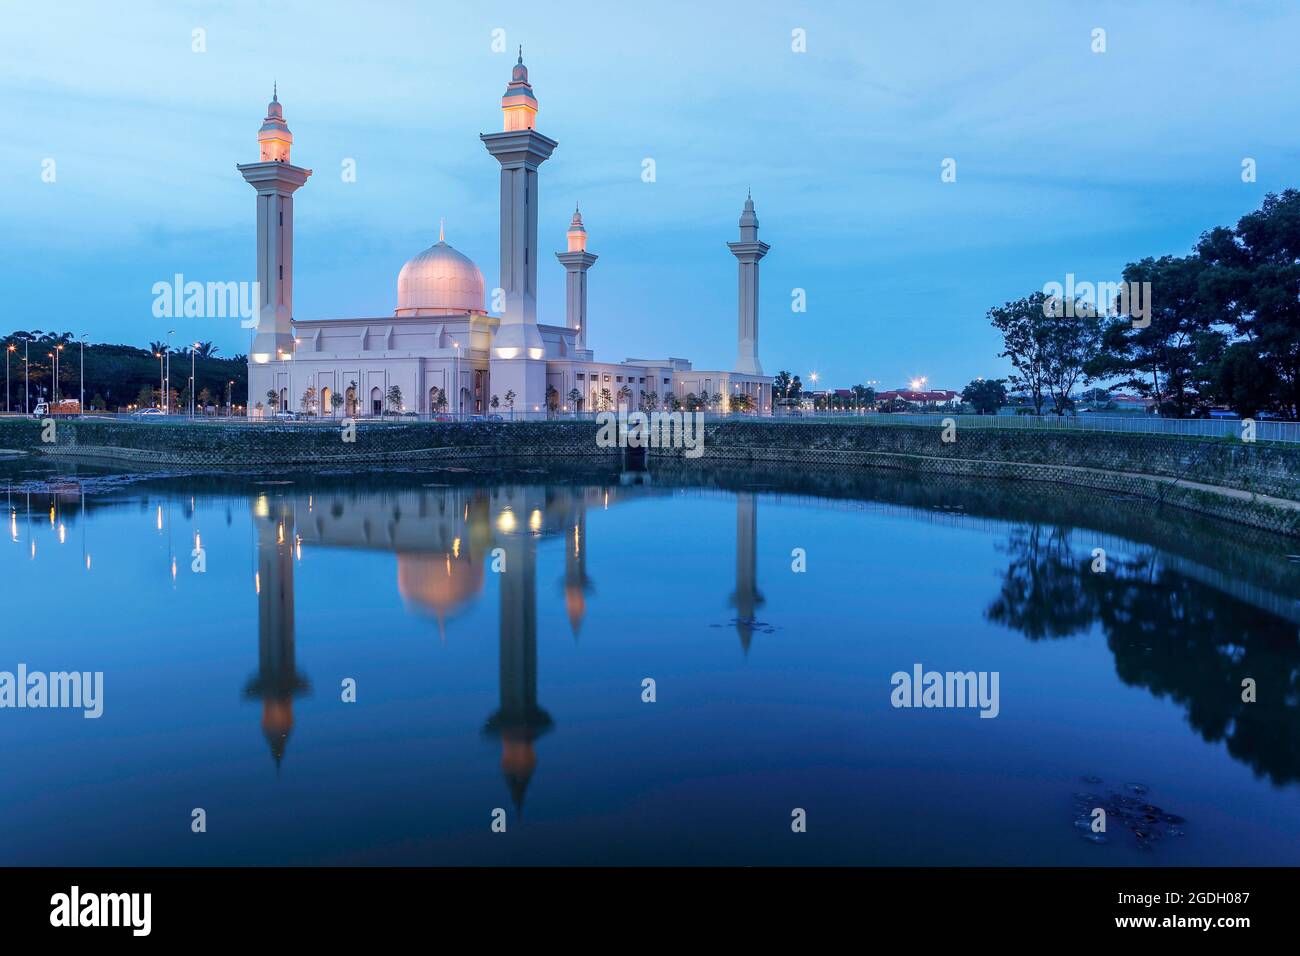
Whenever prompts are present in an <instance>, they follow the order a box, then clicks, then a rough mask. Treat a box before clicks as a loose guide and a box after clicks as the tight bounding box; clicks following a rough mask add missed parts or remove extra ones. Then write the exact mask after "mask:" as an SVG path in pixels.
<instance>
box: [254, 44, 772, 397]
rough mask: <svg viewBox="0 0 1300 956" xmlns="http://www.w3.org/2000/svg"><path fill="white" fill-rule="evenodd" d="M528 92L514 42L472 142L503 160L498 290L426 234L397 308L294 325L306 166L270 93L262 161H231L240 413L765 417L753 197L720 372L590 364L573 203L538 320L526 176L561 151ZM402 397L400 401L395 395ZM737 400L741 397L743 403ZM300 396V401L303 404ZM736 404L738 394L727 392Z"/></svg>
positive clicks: (581, 236) (534, 201)
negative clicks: (711, 411) (252, 296)
mask: <svg viewBox="0 0 1300 956" xmlns="http://www.w3.org/2000/svg"><path fill="white" fill-rule="evenodd" d="M537 108H538V104H537V97H536V96H535V95H534V93H533V88H532V86H531V85H530V83H529V81H528V68H527V67H526V66H524V62H523V51H522V50H521V51H520V54H519V61H518V62H517V63H516V64H515V66H514V69H513V71H512V73H511V77H510V83H509V85H508V86H507V87H506V91H505V95H504V96H503V97H502V98H501V112H502V117H503V127H502V130H501V132H498V133H484V134H482V135H481V136H480V139H481V140H482V141H483V145H484V146H485V147H486V148H487V151H488V153H489V154H490V155H491V156H492V157H493V158H494V159H496V160H497V162H498V163H499V164H500V168H501V183H500V188H501V225H500V236H501V260H500V285H499V286H498V287H497V288H496V289H494V290H493V295H492V300H493V301H492V303H491V305H492V308H491V309H490V310H489V309H488V308H487V307H486V305H487V302H486V300H485V294H484V293H485V288H484V282H483V273H482V272H481V271H480V270H479V268H478V266H476V265H475V264H474V263H473V262H472V261H470V259H469V258H468V257H466V256H465V255H463V254H462V253H460V252H457V251H456V250H455V249H454V248H452V247H451V246H450V245H449V244H448V243H447V242H446V241H445V239H444V236H443V234H442V230H441V229H440V231H439V236H438V241H437V242H436V243H434V244H433V245H431V246H430V247H429V248H427V249H425V250H424V251H423V252H421V253H419V254H418V255H416V256H415V257H414V258H412V259H410V260H409V261H408V262H407V263H406V264H405V265H404V266H402V269H401V272H399V273H398V276H397V308H396V310H395V311H394V313H393V314H392V315H386V316H380V317H358V318H335V319H311V320H303V319H298V318H296V317H295V316H294V314H293V197H294V193H295V192H296V191H297V190H298V189H299V188H300V187H302V186H303V185H304V184H305V183H306V182H307V179H308V178H309V177H310V176H311V170H310V169H305V168H303V167H300V166H295V165H293V164H292V163H291V162H290V150H291V148H292V145H293V135H292V134H291V133H290V132H289V127H288V124H287V123H286V122H285V119H284V110H283V108H282V106H281V105H280V101H279V95H278V92H276V93H275V94H274V95H273V96H272V98H271V103H270V106H269V107H268V109H267V115H266V119H265V121H264V122H263V124H262V128H261V130H260V131H259V132H258V136H257V139H258V145H259V147H260V159H259V162H256V163H246V164H243V165H240V166H238V167H237V168H238V169H239V171H240V173H242V174H243V177H244V179H245V180H246V181H247V182H248V183H249V184H250V185H251V186H253V187H254V189H256V190H257V280H258V283H259V290H260V301H259V303H258V317H257V318H258V322H257V331H256V333H255V335H254V338H253V343H252V346H251V348H250V349H249V360H248V362H249V364H248V394H249V398H248V402H249V414H250V415H253V416H265V415H268V414H270V413H273V412H276V411H300V410H304V405H306V408H305V410H306V411H308V412H309V413H315V414H319V415H343V416H348V417H355V416H361V415H378V414H381V413H385V412H390V411H403V412H407V413H417V414H422V415H428V414H434V413H450V414H453V415H465V416H470V415H486V414H503V415H505V414H509V415H510V416H512V417H524V418H530V417H535V418H541V417H546V416H552V415H563V414H567V413H574V412H589V411H602V410H606V409H611V410H612V409H625V410H638V409H642V408H645V409H647V410H653V409H655V408H665V407H668V406H669V405H670V403H671V401H672V398H673V397H675V398H677V399H678V400H684V399H685V398H686V397H687V396H688V395H695V396H697V397H702V396H704V395H706V394H707V395H708V396H709V397H710V398H711V399H713V401H712V402H711V403H710V407H713V408H717V409H718V410H723V411H736V410H745V411H749V412H752V413H756V414H770V413H771V410H772V379H771V378H770V377H769V376H765V375H764V374H763V367H762V365H761V363H760V362H759V357H758V269H759V262H760V261H761V260H762V258H763V257H764V256H765V255H766V254H767V252H768V248H769V247H768V244H767V243H765V242H762V241H761V240H759V238H758V217H757V216H756V215H755V213H754V203H753V200H752V198H747V199H746V200H745V205H744V210H743V212H742V214H741V217H740V236H739V239H738V240H737V241H735V242H729V243H727V245H728V247H729V248H730V250H731V253H732V254H733V255H734V256H735V257H736V260H737V265H738V271H739V295H738V299H739V301H738V313H739V320H738V329H737V355H736V362H735V368H734V369H732V370H729V371H702V370H699V369H695V368H693V367H692V365H691V363H690V361H689V360H687V359H684V358H671V357H663V358H649V359H638V358H628V359H625V360H624V361H622V362H617V363H608V362H597V361H596V360H595V357H594V353H593V352H592V350H591V348H590V347H589V345H588V342H589V333H590V332H591V328H590V322H589V318H588V315H587V273H588V271H589V270H590V269H591V267H592V265H593V264H595V262H596V259H597V256H596V255H595V254H593V253H591V252H589V251H587V231H586V227H585V226H584V224H583V221H582V215H581V213H580V212H579V211H578V209H577V208H576V206H575V210H574V213H573V218H572V220H571V221H570V222H569V225H568V230H567V234H566V239H567V242H566V249H565V250H564V251H563V252H556V253H555V258H556V259H557V260H558V262H559V264H560V265H561V266H562V267H563V268H564V271H565V276H566V285H565V322H564V324H563V325H544V324H541V323H539V322H538V321H537V298H536V289H537V263H538V260H539V259H540V258H541V253H540V251H539V247H538V242H537V229H538V171H539V169H540V167H541V165H542V163H544V162H545V161H546V160H547V159H549V158H550V156H551V153H552V152H553V151H554V149H555V147H556V146H557V145H558V144H557V143H556V141H555V140H553V139H550V138H549V137H547V136H544V135H543V134H541V133H539V132H538V131H537V130H536V128H535V123H536V119H537ZM399 395H400V399H398V398H397V396H399ZM740 396H744V398H740ZM304 397H306V401H304ZM738 399H739V400H738Z"/></svg>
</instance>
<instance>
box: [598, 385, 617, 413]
mask: <svg viewBox="0 0 1300 956" xmlns="http://www.w3.org/2000/svg"><path fill="white" fill-rule="evenodd" d="M613 404H614V396H613V394H611V393H610V390H609V389H607V388H602V389H601V390H600V410H601V411H602V412H607V411H609V408H610V406H611V405H613Z"/></svg>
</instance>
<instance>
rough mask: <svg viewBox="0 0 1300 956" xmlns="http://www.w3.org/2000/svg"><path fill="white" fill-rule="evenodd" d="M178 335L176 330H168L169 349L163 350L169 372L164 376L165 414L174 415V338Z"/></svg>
mask: <svg viewBox="0 0 1300 956" xmlns="http://www.w3.org/2000/svg"><path fill="white" fill-rule="evenodd" d="M175 333H176V330H175V329H168V330H167V347H166V348H165V349H163V355H164V356H166V359H167V371H166V372H165V374H164V375H163V414H164V415H170V414H171V413H172V336H173V335H174V334H175Z"/></svg>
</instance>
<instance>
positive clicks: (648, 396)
mask: <svg viewBox="0 0 1300 956" xmlns="http://www.w3.org/2000/svg"><path fill="white" fill-rule="evenodd" d="M640 405H641V407H640V409H638V410H639V411H643V412H653V411H654V410H655V409H656V408H658V407H659V393H658V392H655V391H649V392H642V393H641V402H640Z"/></svg>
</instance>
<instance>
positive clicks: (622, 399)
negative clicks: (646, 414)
mask: <svg viewBox="0 0 1300 956" xmlns="http://www.w3.org/2000/svg"><path fill="white" fill-rule="evenodd" d="M618 403H619V404H620V405H628V406H630V405H631V404H632V389H630V388H628V387H627V386H626V385H624V386H623V387H622V388H620V389H619V390H618Z"/></svg>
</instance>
